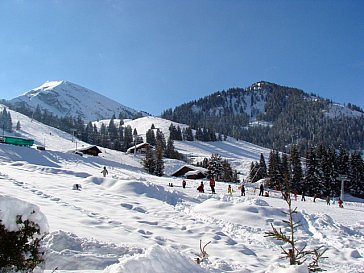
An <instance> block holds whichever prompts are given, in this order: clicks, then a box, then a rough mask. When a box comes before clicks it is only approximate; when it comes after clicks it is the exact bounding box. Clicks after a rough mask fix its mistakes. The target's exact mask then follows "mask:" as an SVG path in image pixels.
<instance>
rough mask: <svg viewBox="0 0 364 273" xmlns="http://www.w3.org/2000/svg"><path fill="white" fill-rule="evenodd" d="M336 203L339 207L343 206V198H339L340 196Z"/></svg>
mask: <svg viewBox="0 0 364 273" xmlns="http://www.w3.org/2000/svg"><path fill="white" fill-rule="evenodd" d="M337 203H338V204H339V207H340V208H344V205H343V203H344V202H343V200H341V199H340V198H339V200H338V201H337Z"/></svg>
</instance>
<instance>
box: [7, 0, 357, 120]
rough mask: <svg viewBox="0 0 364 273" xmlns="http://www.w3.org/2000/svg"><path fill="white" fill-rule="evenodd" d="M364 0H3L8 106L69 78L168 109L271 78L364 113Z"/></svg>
mask: <svg viewBox="0 0 364 273" xmlns="http://www.w3.org/2000/svg"><path fill="white" fill-rule="evenodd" d="M363 10H364V1H361V0H358V1H353V0H348V1H336V0H322V1H313V0H312V1H311V0H309V1H300V0H298V1H288V0H287V1H281V0H278V1H263V0H258V1H252V0H242V1H240V0H239V1H238V0H228V1H223V0H220V1H218V0H209V1H207V0H196V1H192V0H186V1H177V0H171V1H167V0H164V1H161V0H156V1H141V0H136V1H117V0H105V1H98V0H73V1H67V0H32V1H25V0H1V1H0V98H4V99H10V98H14V97H16V96H18V95H21V94H23V93H24V92H26V91H29V90H31V89H33V88H35V87H37V86H39V85H41V84H42V83H43V82H45V81H47V80H68V81H71V82H74V83H76V84H79V85H81V86H84V87H87V88H89V89H91V90H94V91H96V92H98V93H100V94H103V95H105V96H107V97H109V98H111V99H114V100H116V101H118V102H120V103H122V104H124V105H126V106H129V107H132V108H135V109H137V110H143V111H146V112H149V113H151V114H154V115H159V114H160V113H161V112H162V111H163V110H165V109H167V108H170V107H172V108H173V107H175V106H177V105H180V104H182V103H184V102H188V101H190V100H194V99H198V98H201V97H203V96H206V95H209V94H211V93H213V92H215V91H220V90H223V89H225V90H226V89H228V88H231V87H247V86H249V85H250V84H252V83H254V82H257V81H260V80H265V81H270V82H274V83H277V84H281V85H286V86H291V87H297V88H300V89H303V90H304V91H306V92H309V93H311V92H312V93H315V94H318V95H320V96H322V97H324V98H329V99H332V100H333V101H337V102H340V103H348V102H351V103H354V104H356V105H358V106H360V107H362V108H364V50H363V44H364V16H363V15H362V11H363Z"/></svg>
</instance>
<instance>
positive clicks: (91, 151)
mask: <svg viewBox="0 0 364 273" xmlns="http://www.w3.org/2000/svg"><path fill="white" fill-rule="evenodd" d="M76 152H81V153H82V154H85V155H93V156H98V155H99V154H100V153H102V152H101V150H100V149H99V148H97V146H95V145H93V146H87V147H82V148H78V149H77V151H76Z"/></svg>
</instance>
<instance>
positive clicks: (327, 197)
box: [326, 195, 330, 206]
mask: <svg viewBox="0 0 364 273" xmlns="http://www.w3.org/2000/svg"><path fill="white" fill-rule="evenodd" d="M326 205H329V206H330V195H328V196H326Z"/></svg>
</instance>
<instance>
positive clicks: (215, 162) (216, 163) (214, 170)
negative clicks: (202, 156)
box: [207, 154, 223, 180]
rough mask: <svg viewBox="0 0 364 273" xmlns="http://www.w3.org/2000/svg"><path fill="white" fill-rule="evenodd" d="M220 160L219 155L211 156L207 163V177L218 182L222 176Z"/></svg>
mask: <svg viewBox="0 0 364 273" xmlns="http://www.w3.org/2000/svg"><path fill="white" fill-rule="evenodd" d="M222 169H223V167H222V159H221V156H220V155H219V154H212V155H211V158H210V160H209V163H208V167H207V170H208V177H211V178H213V179H215V180H219V179H220V177H221V175H222Z"/></svg>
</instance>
